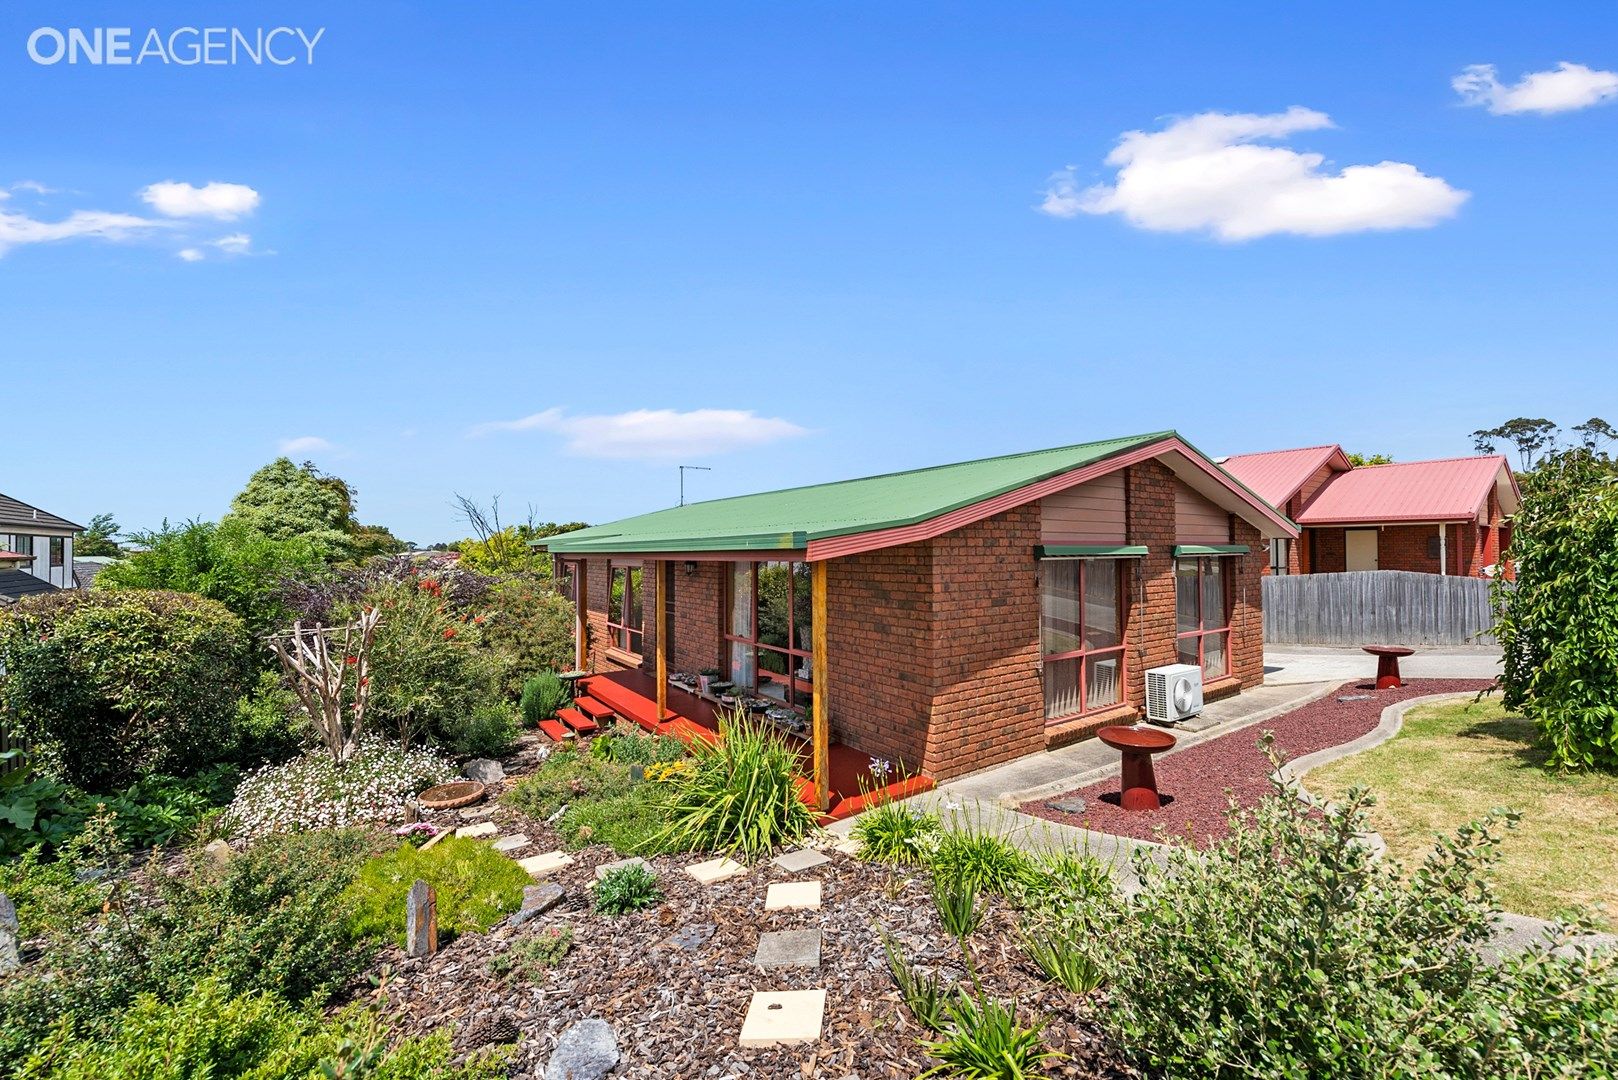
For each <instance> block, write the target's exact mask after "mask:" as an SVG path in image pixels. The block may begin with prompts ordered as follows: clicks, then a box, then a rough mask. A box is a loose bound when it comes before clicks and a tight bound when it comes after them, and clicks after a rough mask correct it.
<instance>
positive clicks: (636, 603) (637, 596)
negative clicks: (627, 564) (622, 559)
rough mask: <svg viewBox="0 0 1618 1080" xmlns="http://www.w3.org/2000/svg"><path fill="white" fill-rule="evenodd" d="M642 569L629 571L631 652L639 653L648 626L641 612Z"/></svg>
mask: <svg viewBox="0 0 1618 1080" xmlns="http://www.w3.org/2000/svg"><path fill="white" fill-rule="evenodd" d="M641 581H642V578H641V568H640V567H638V566H636V567H632V568H631V569H630V571H629V589H628V592H629V603H628V605H627V606H628V608H629V651H630V652H632V653H638V652H640V649H641V630H642V628H643V627H644V626H645V625H646V624H645V623H644V622H643V621H642V615H643V612H642V611H641V597H642V593H641Z"/></svg>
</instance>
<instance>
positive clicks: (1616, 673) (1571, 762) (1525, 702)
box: [1494, 451, 1618, 770]
mask: <svg viewBox="0 0 1618 1080" xmlns="http://www.w3.org/2000/svg"><path fill="white" fill-rule="evenodd" d="M1525 489H1526V490H1525V492H1524V498H1523V505H1522V509H1521V510H1520V511H1518V513H1516V514H1515V515H1513V517H1512V534H1511V550H1510V552H1509V558H1510V559H1511V561H1512V563H1513V564H1514V565H1515V567H1516V574H1517V579H1516V581H1515V582H1507V581H1505V580H1503V579H1501V578H1497V579H1496V580H1495V586H1494V600H1495V606H1496V609H1497V611H1498V619H1497V624H1496V626H1495V630H1494V632H1495V635H1496V636H1497V637H1498V638H1499V640H1500V645H1501V648H1502V649H1503V651H1504V654H1505V655H1504V658H1503V661H1504V671H1503V673H1502V675H1501V680H1500V681H1501V686H1502V687H1503V688H1504V690H1505V703H1506V707H1507V708H1509V709H1515V710H1519V711H1520V712H1521V713H1522V714H1523V715H1524V716H1526V717H1527V718H1528V719H1530V720H1532V721H1534V723H1535V724H1536V725H1537V726H1538V728H1539V731H1540V734H1541V737H1542V738H1543V740H1544V742H1545V744H1546V746H1547V748H1548V749H1549V752H1550V753H1549V758H1548V764H1549V765H1550V766H1551V767H1552V768H1563V769H1585V768H1597V769H1606V770H1618V662H1615V646H1614V642H1615V641H1618V559H1615V558H1614V557H1613V552H1614V551H1618V470H1615V469H1614V468H1613V466H1612V465H1611V464H1610V463H1608V462H1603V461H1601V460H1599V459H1596V458H1593V457H1592V456H1591V455H1589V454H1588V453H1584V452H1580V451H1572V452H1569V453H1565V454H1560V455H1557V456H1556V457H1553V458H1551V459H1550V460H1548V461H1546V462H1545V463H1544V464H1542V465H1541V466H1540V467H1539V469H1538V470H1536V471H1535V473H1534V474H1533V478H1532V480H1531V481H1529V482H1528V483H1526V484H1525Z"/></svg>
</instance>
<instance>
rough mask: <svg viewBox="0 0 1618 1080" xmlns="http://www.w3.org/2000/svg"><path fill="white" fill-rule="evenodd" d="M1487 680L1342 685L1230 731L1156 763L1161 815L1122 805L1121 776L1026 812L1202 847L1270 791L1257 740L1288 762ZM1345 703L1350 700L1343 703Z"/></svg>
mask: <svg viewBox="0 0 1618 1080" xmlns="http://www.w3.org/2000/svg"><path fill="white" fill-rule="evenodd" d="M1491 685H1492V682H1491V681H1490V680H1487V679H1412V680H1410V681H1408V682H1406V684H1405V685H1404V686H1403V687H1402V688H1400V689H1398V690H1373V689H1371V684H1369V683H1358V682H1354V683H1345V684H1343V685H1342V686H1341V687H1339V688H1338V689H1337V690H1335V691H1333V692H1332V693H1330V694H1328V695H1326V696H1325V697H1323V698H1321V699H1319V700H1318V701H1312V702H1310V703H1309V704H1307V705H1304V706H1302V707H1301V708H1298V709H1294V710H1293V711H1292V712H1289V713H1287V714H1285V715H1283V716H1279V717H1276V718H1275V719H1273V720H1269V721H1266V722H1264V723H1262V724H1255V725H1251V726H1249V727H1245V728H1241V729H1239V730H1236V731H1233V732H1230V733H1229V734H1227V735H1222V736H1219V737H1218V738H1215V739H1212V740H1210V741H1208V742H1204V743H1200V744H1198V745H1196V746H1193V747H1190V748H1188V749H1186V750H1182V751H1179V752H1178V753H1171V754H1165V755H1163V756H1161V757H1159V758H1157V760H1156V762H1155V765H1154V767H1155V769H1156V772H1157V786H1158V789H1159V790H1160V791H1161V792H1162V794H1163V796H1164V805H1163V807H1162V808H1160V809H1157V810H1124V809H1123V808H1121V807H1120V806H1118V804H1117V798H1118V777H1117V776H1116V775H1113V776H1109V777H1107V778H1106V779H1105V780H1100V781H1097V782H1096V783H1093V784H1090V785H1088V786H1086V787H1083V788H1079V789H1077V790H1075V791H1070V792H1067V793H1066V794H1064V795H1060V796H1052V797H1050V798H1046V799H1038V800H1035V801H1033V802H1028V803H1024V804H1023V806H1022V808H1021V809H1022V810H1023V811H1024V812H1025V813H1029V814H1033V815H1035V816H1037V817H1042V818H1046V819H1048V820H1050V821H1058V822H1061V823H1062V824H1064V825H1077V826H1080V827H1081V828H1085V829H1093V830H1095V831H1096V832H1104V833H1112V834H1114V835H1116V836H1128V837H1133V838H1134V839H1137V840H1159V841H1164V840H1173V839H1176V838H1177V839H1179V840H1182V841H1185V840H1189V841H1190V842H1191V843H1193V844H1195V845H1197V846H1198V847H1202V846H1206V845H1207V843H1208V842H1209V841H1210V840H1213V839H1217V838H1219V837H1222V836H1224V835H1225V833H1226V810H1227V808H1228V807H1229V805H1230V802H1231V800H1232V799H1234V800H1235V801H1236V802H1237V803H1238V804H1239V805H1240V806H1242V807H1244V808H1247V809H1251V808H1253V807H1254V806H1257V805H1258V801H1259V799H1261V798H1262V797H1263V796H1265V795H1266V794H1268V793H1269V792H1270V790H1271V788H1270V781H1269V776H1270V773H1271V767H1270V762H1269V760H1268V759H1267V758H1266V757H1265V756H1264V753H1263V751H1261V750H1260V749H1259V748H1258V740H1259V738H1260V736H1261V735H1262V734H1263V733H1265V732H1270V733H1272V734H1273V735H1274V736H1275V750H1276V751H1277V752H1278V753H1280V754H1281V755H1282V757H1284V758H1286V759H1289V760H1290V759H1294V758H1299V757H1302V756H1303V755H1305V754H1312V753H1314V752H1315V751H1317V750H1324V749H1327V748H1328V747H1332V746H1341V745H1343V744H1344V743H1348V742H1352V741H1354V740H1355V739H1357V738H1359V737H1360V736H1361V735H1364V734H1366V733H1367V732H1369V731H1370V730H1371V729H1372V728H1374V727H1376V725H1377V723H1378V722H1379V721H1380V720H1381V718H1382V710H1383V709H1385V708H1387V707H1388V706H1389V705H1392V704H1394V703H1396V702H1400V701H1407V700H1409V699H1410V698H1416V697H1426V696H1428V695H1430V694H1451V693H1460V692H1476V691H1479V690H1483V689H1486V688H1487V687H1489V686H1491ZM1344 698H1347V699H1349V700H1343V699H1344ZM1058 798H1060V799H1072V798H1082V799H1083V800H1084V801H1085V803H1086V807H1085V811H1084V812H1083V813H1082V814H1071V813H1064V812H1062V811H1060V810H1055V809H1052V807H1051V806H1050V803H1051V802H1052V801H1053V800H1054V799H1058Z"/></svg>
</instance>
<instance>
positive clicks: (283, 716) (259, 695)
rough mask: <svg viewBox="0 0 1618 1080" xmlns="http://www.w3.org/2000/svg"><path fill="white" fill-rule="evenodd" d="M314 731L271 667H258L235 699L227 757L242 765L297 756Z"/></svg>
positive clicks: (296, 701) (244, 766)
mask: <svg viewBox="0 0 1618 1080" xmlns="http://www.w3.org/2000/svg"><path fill="white" fill-rule="evenodd" d="M313 734H314V732H313V728H312V726H311V725H310V723H309V720H308V717H306V716H304V715H303V712H302V710H301V709H300V708H299V707H298V697H297V695H296V694H294V693H293V692H292V691H291V690H289V689H287V688H286V686H285V685H283V684H282V682H281V676H280V674H279V673H278V672H274V671H261V672H259V675H258V682H256V683H255V684H254V685H253V688H252V690H251V691H249V692H248V693H247V694H246V695H245V696H244V697H242V698H240V699H239V700H238V701H237V702H236V719H235V723H234V725H233V732H232V737H233V744H234V745H233V746H232V747H231V750H230V753H229V756H228V758H227V760H229V761H232V762H235V763H236V764H238V765H240V766H242V767H243V768H251V767H253V766H255V765H262V764H264V763H266V762H268V763H269V764H272V765H274V764H278V763H280V762H283V761H287V760H289V759H291V758H294V757H297V756H298V754H299V752H301V751H302V750H303V749H304V747H305V746H307V745H308V744H309V741H310V738H311V736H312V735H313Z"/></svg>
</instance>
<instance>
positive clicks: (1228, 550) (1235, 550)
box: [1174, 544, 1252, 559]
mask: <svg viewBox="0 0 1618 1080" xmlns="http://www.w3.org/2000/svg"><path fill="white" fill-rule="evenodd" d="M1251 550H1252V548H1250V547H1248V546H1247V545H1246V544H1175V545H1174V557H1175V558H1176V559H1181V558H1189V557H1190V556H1192V555H1246V554H1247V553H1248V552H1249V551H1251Z"/></svg>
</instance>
